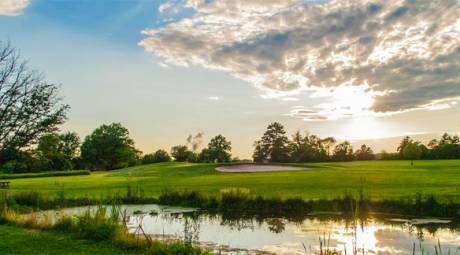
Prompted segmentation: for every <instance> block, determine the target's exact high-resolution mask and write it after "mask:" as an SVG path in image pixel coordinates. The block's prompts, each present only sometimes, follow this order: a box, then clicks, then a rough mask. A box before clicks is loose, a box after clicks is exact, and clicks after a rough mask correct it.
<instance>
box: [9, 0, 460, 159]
mask: <svg viewBox="0 0 460 255" xmlns="http://www.w3.org/2000/svg"><path fill="white" fill-rule="evenodd" d="M348 2H349V1H342V2H340V3H336V2H330V1H294V0H292V1H291V0H282V1H269V2H264V3H262V4H261V2H260V1H257V0H248V1H222V0H214V1H201V0H174V1H153V0H151V1H134V0H133V1H121V0H120V1H113V0H98V1H90V0H86V1H85V0H83V1H76V0H75V1H74V0H68V1H67V0H59V1H58V0H49V1H47V0H30V1H27V0H6V2H5V4H1V3H0V40H2V41H10V42H11V43H12V44H13V45H14V46H15V47H17V48H18V49H20V51H21V54H22V56H23V57H24V58H25V59H28V60H29V64H30V65H31V66H32V67H33V68H36V69H38V70H40V71H43V72H44V74H45V75H46V77H47V80H49V81H51V82H54V83H57V84H61V92H62V96H63V97H64V100H65V101H66V102H67V103H69V104H70V105H71V107H72V110H71V112H70V114H69V121H68V123H67V124H66V125H65V126H64V127H63V130H75V131H77V132H78V133H80V135H81V136H85V135H87V134H88V133H89V132H91V130H93V129H94V128H95V127H96V126H98V125H100V124H102V123H109V122H122V124H124V125H125V126H127V127H128V128H129V129H130V130H131V133H132V136H133V137H134V139H135V140H136V144H137V146H138V147H140V149H141V150H143V151H144V152H150V151H153V150H155V149H158V148H166V149H168V148H169V147H171V146H173V145H176V144H181V143H185V138H186V137H187V136H188V135H189V134H195V133H197V132H204V134H205V135H204V137H205V140H206V139H209V138H210V137H211V136H213V135H217V134H219V133H222V134H223V135H225V136H227V137H228V138H229V139H230V140H232V142H233V147H234V150H233V151H234V154H235V155H237V156H240V157H249V156H250V155H251V151H252V143H253V141H254V140H255V139H257V138H258V137H259V136H260V135H261V134H262V133H263V130H264V128H265V127H266V126H267V124H268V123H270V122H272V121H280V122H282V123H283V124H285V126H286V128H287V130H288V132H289V133H293V132H294V131H297V130H301V131H309V132H311V133H315V134H318V135H320V136H330V135H334V136H337V137H339V138H343V139H352V140H354V141H355V143H356V144H359V143H361V142H366V143H369V144H371V145H373V146H374V147H375V150H376V151H379V150H381V149H387V150H392V148H395V143H396V141H397V139H399V137H400V136H402V135H405V134H413V135H417V136H418V137H420V138H423V139H428V137H432V136H434V135H438V134H439V133H441V132H444V131H448V132H457V130H458V129H459V127H460V121H457V120H455V119H452V116H453V115H457V116H458V113H459V106H458V98H459V97H460V83H459V80H460V79H459V77H458V75H457V74H456V73H459V70H458V68H459V65H458V61H456V60H455V59H456V58H455V56H456V55H455V54H460V50H458V49H460V42H459V40H458V39H456V37H455V36H456V35H458V34H459V33H460V32H459V31H460V20H459V18H458V17H455V15H454V14H455V12H456V10H459V7H458V5H456V4H454V5H453V6H450V8H449V10H450V11H446V8H444V7H445V6H442V5H443V4H444V2H441V3H439V4H438V5H440V8H439V10H438V9H437V7H433V6H435V5H433V6H430V5H428V4H427V5H420V6H425V7H426V8H425V9H423V8H414V6H412V5H410V4H409V3H408V4H407V6H406V5H397V4H395V3H393V2H392V3H391V4H390V3H389V2H385V1H375V4H376V5H378V6H379V8H371V7H372V6H370V7H369V6H368V5H367V1H363V3H360V1H355V2H353V3H351V2H350V3H348ZM416 2H417V1H416ZM424 3H428V2H427V1H425V0H418V4H424ZM339 4H340V5H343V6H339ZM374 7H375V6H374ZM441 7H443V8H441ZM337 10H340V12H338V11H337ZM401 10H406V11H405V12H401ZM374 12H380V13H378V15H377V14H375V18H372V17H374V16H372V15H374ZM426 13H432V15H431V16H430V15H427V14H426ZM452 13H453V14H452ZM440 14H443V16H442V17H443V18H441V20H436V19H435V18H433V17H434V16H436V15H437V16H439V15H440ZM457 16H458V15H457ZM419 17H424V22H422V23H421V22H420V18H419ZM379 18H380V19H381V21H380V23H378V22H375V20H376V19H379ZM318 20H319V21H321V22H318V23H315V22H313V21H318ZM303 22H307V23H303ZM376 24H380V25H377V27H375V26H376ZM434 24H437V26H434ZM430 25H431V26H432V27H433V29H435V30H433V31H434V32H433V31H431V32H430V30H429V29H428V28H429V27H430ZM366 26H369V27H370V26H374V27H372V29H371V30H366ZM434 27H436V28H434ZM396 28H397V29H396ZM436 29H437V30H436ZM374 30H375V32H374ZM143 31H144V32H143ZM398 31H403V32H404V33H403V34H402V33H401V34H395V33H398ZM379 32H380V34H379ZM392 33H393V34H394V36H393V37H391V36H390V35H392ZM429 33H431V34H429ZM382 34H383V35H388V36H382ZM312 35H313V36H312ZM317 35H321V36H317ZM401 35H404V36H401ZM417 35H424V36H417ZM441 39H442V40H444V41H443V42H442V43H440V42H441ZM354 42H356V44H358V43H359V44H360V46H359V47H358V48H356V49H354V47H356V44H355V43H354ZM456 47H458V48H456ZM353 49H354V50H353ZM456 49H457V50H456ZM327 52H332V53H333V55H332V53H331V54H326V53H327ZM455 52H457V53H455ZM448 56H454V57H448ZM326 67H327V68H326ZM436 68H437V69H436ZM371 73H372V75H369V74H371ZM420 73H423V74H424V75H420ZM416 74H418V75H416ZM393 137H397V139H395V138H393ZM382 138H385V139H382ZM205 142H206V141H205Z"/></svg>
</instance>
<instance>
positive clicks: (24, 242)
mask: <svg viewBox="0 0 460 255" xmlns="http://www.w3.org/2000/svg"><path fill="white" fill-rule="evenodd" d="M0 240H2V241H1V242H0V251H1V254H4V255H16V254H37V255H45V254H69V255H70V254H71V255H86V254H98V255H112V254H126V255H128V254H142V253H141V252H135V251H127V250H126V249H121V248H119V247H116V246H115V245H113V244H112V243H110V242H95V241H88V240H83V239H77V238H74V237H72V236H71V235H69V234H62V233H57V232H49V231H41V230H36V229H24V228H18V227H14V226H5V225H0ZM38 247H40V248H39V249H38Z"/></svg>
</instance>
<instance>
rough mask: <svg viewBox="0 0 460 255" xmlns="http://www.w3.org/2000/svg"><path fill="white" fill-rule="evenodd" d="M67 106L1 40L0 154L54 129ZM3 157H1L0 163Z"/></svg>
mask: <svg viewBox="0 0 460 255" xmlns="http://www.w3.org/2000/svg"><path fill="white" fill-rule="evenodd" d="M68 109H69V106H68V105H65V104H61V100H60V98H59V96H58V87H57V86H56V85H54V84H52V83H49V82H47V81H45V80H44V79H43V75H41V74H40V73H39V72H37V71H35V70H31V69H29V68H28V67H27V62H25V61H21V59H20V56H19V53H18V51H17V50H16V49H14V48H13V47H11V46H10V45H9V44H4V43H2V42H0V154H1V152H2V151H3V150H18V149H22V148H25V147H28V146H29V145H31V144H33V143H35V142H36V141H37V139H38V138H39V137H41V136H42V135H44V134H46V133H51V132H54V131H56V130H57V126H59V125H61V124H63V123H64V121H65V120H66V113H67V111H68ZM4 160H5V159H4V158H0V164H1V163H4V162H3V161H4Z"/></svg>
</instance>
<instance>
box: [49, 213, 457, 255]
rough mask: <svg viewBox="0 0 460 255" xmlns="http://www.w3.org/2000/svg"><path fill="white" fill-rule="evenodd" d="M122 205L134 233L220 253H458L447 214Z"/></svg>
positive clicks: (453, 225) (51, 215)
mask: <svg viewBox="0 0 460 255" xmlns="http://www.w3.org/2000/svg"><path fill="white" fill-rule="evenodd" d="M87 210H96V208H95V207H78V208H69V209H65V210H63V211H58V212H57V211H47V212H45V214H47V215H48V216H50V217H51V218H56V217H59V215H61V214H67V215H78V214H81V213H83V212H85V211H87ZM122 210H126V215H127V216H128V217H127V219H128V227H129V230H130V232H132V233H139V232H140V231H141V230H140V228H139V226H141V227H142V229H143V231H144V232H145V233H146V234H148V235H152V236H154V237H155V238H157V239H160V240H176V239H178V240H186V241H190V242H193V243H195V244H199V245H201V246H204V247H206V248H208V249H210V250H212V251H214V252H217V253H221V254H238V255H239V254H319V250H320V246H321V247H322V249H323V251H324V250H326V249H328V250H336V251H338V252H341V253H340V254H382V255H383V254H386V255H393V254H413V250H414V246H415V254H422V253H423V254H460V249H459V247H460V225H459V224H457V223H455V222H452V221H449V220H439V219H409V218H407V219H404V218H402V217H398V218H396V217H388V216H387V217H382V216H379V217H376V216H370V217H368V218H367V219H364V220H350V219H346V218H344V217H341V216H340V215H317V216H306V217H303V218H301V219H295V220H292V219H290V220H288V219H287V218H257V219H256V218H253V217H241V216H238V215H230V216H223V215H211V214H207V213H203V212H199V211H197V210H194V209H190V208H179V207H167V206H158V205H125V206H123V207H122ZM435 247H436V248H435ZM439 247H441V249H442V253H440V252H439ZM436 249H437V250H438V253H436ZM449 252H450V253H449Z"/></svg>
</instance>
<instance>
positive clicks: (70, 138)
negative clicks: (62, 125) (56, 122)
mask: <svg viewBox="0 0 460 255" xmlns="http://www.w3.org/2000/svg"><path fill="white" fill-rule="evenodd" d="M59 138H60V143H59V150H60V151H61V152H62V153H63V154H64V156H65V157H66V158H67V159H68V160H73V159H75V158H76V157H78V156H79V152H80V151H79V150H80V144H81V142H80V137H79V136H78V134H77V133H75V132H67V133H64V134H60V135H59Z"/></svg>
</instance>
